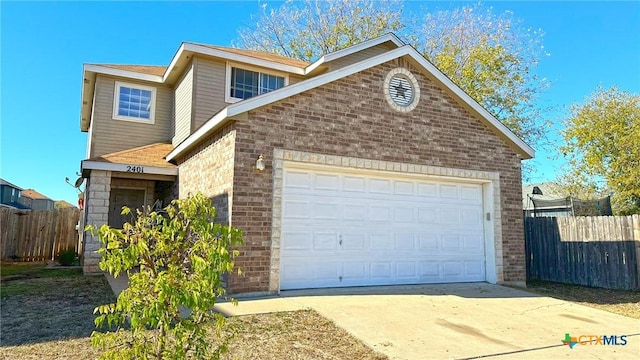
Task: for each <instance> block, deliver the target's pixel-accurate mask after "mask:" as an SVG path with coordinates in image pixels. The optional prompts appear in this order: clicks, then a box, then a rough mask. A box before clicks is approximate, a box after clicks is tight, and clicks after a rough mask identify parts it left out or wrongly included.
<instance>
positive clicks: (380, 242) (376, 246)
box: [369, 234, 394, 250]
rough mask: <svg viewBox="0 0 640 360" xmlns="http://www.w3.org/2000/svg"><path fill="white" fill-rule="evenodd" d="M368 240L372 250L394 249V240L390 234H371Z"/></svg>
mask: <svg viewBox="0 0 640 360" xmlns="http://www.w3.org/2000/svg"><path fill="white" fill-rule="evenodd" d="M369 239H370V240H371V245H370V248H371V249H372V250H391V249H393V248H394V238H393V236H392V235H391V234H371V235H370V236H369Z"/></svg>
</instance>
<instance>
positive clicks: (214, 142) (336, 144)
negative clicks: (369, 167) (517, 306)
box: [180, 59, 525, 293]
mask: <svg viewBox="0 0 640 360" xmlns="http://www.w3.org/2000/svg"><path fill="white" fill-rule="evenodd" d="M398 66H402V67H405V68H408V69H409V70H410V71H411V72H412V73H413V74H414V75H415V76H416V78H417V79H418V82H419V84H420V88H421V89H420V90H421V95H420V103H419V104H418V106H417V107H416V108H415V109H414V110H412V111H410V112H407V113H402V112H398V111H395V110H393V109H392V108H391V106H389V104H388V103H387V101H386V100H385V97H384V91H383V83H384V79H385V77H386V75H387V73H388V72H389V71H390V70H392V69H394V68H396V67H398ZM231 148H233V155H229V152H230V149H231ZM287 150H289V151H295V152H306V153H311V154H321V156H322V155H324V156H341V157H345V156H348V157H351V158H352V159H354V164H355V161H356V159H361V160H362V161H365V162H366V161H368V160H371V161H378V162H386V163H388V164H391V170H393V171H402V167H403V166H409V165H411V164H413V165H420V166H430V167H433V168H434V169H462V170H465V169H467V170H473V171H474V172H480V173H481V172H490V173H493V174H497V177H498V178H499V179H498V180H496V181H499V186H497V187H496V188H497V189H499V196H498V197H496V198H497V199H499V201H500V203H499V204H497V206H496V214H495V215H496V216H494V217H495V218H496V220H498V219H499V221H500V222H501V224H500V225H501V226H500V231H501V234H498V235H501V240H502V241H501V246H500V248H499V249H496V257H497V258H498V259H496V263H498V262H499V263H500V264H499V265H501V266H502V274H501V275H502V276H499V281H501V282H518V283H522V282H524V280H525V267H524V265H525V260H524V234H523V224H522V207H521V180H520V159H519V158H518V156H517V154H516V153H515V151H514V150H513V149H512V148H511V147H509V146H508V145H507V144H506V143H505V142H504V141H503V140H502V139H501V138H500V137H499V136H498V135H497V134H496V133H495V132H494V131H493V130H491V129H489V128H488V127H487V126H486V125H484V124H483V123H482V122H481V121H479V120H478V119H476V118H474V116H473V115H471V114H470V113H469V112H468V111H467V110H465V108H463V107H462V106H461V105H460V104H458V103H457V102H456V101H455V100H454V99H453V98H452V97H451V96H449V95H448V93H447V92H445V91H444V90H442V89H440V88H439V87H438V86H437V85H436V84H435V83H433V82H432V81H431V80H429V79H428V78H427V77H426V76H423V75H422V74H421V73H420V72H419V71H418V70H417V69H415V68H413V67H412V66H411V65H409V64H408V63H406V62H405V61H404V60H402V59H397V60H394V61H390V62H388V63H384V64H381V65H378V66H376V67H373V68H370V69H367V70H364V71H362V72H360V73H357V74H354V75H351V76H348V77H345V78H343V79H340V80H337V81H334V82H332V83H329V84H326V85H323V86H321V87H318V88H314V89H312V90H309V91H306V92H304V93H301V94H298V95H295V96H292V97H289V98H287V99H285V100H281V101H279V102H276V103H274V104H271V105H268V106H264V107H261V108H259V109H256V110H254V111H250V112H249V113H248V114H247V119H246V120H241V121H237V122H234V123H232V124H230V125H227V128H226V129H224V130H223V131H221V132H219V133H218V134H217V135H215V136H213V137H212V138H209V139H208V140H206V141H205V142H204V143H203V144H201V145H200V147H199V148H198V149H196V150H194V151H192V152H191V153H190V154H187V156H186V157H185V158H184V160H183V161H182V162H181V164H180V196H181V197H184V196H185V194H186V193H187V192H194V191H196V190H200V191H203V192H204V193H205V194H207V196H215V195H218V194H223V193H226V194H229V195H228V196H229V198H230V197H231V194H232V195H233V202H231V201H229V202H228V204H229V209H231V211H230V212H229V218H230V219H231V222H232V224H233V226H234V227H237V228H240V229H241V230H243V232H244V241H245V244H244V245H243V247H242V249H241V256H240V257H239V259H238V261H237V264H238V266H240V267H241V268H242V271H243V273H244V274H243V275H242V276H241V277H238V276H232V277H231V279H230V291H231V292H233V293H245V292H265V291H269V290H271V291H273V287H270V279H272V280H273V276H271V274H270V271H271V268H272V266H271V255H272V254H271V251H272V235H273V224H272V220H273V219H272V217H273V216H274V213H273V196H274V190H273V189H274V174H275V173H276V170H277V169H276V168H277V167H274V166H273V165H274V164H273V161H274V159H275V158H277V156H278V155H279V154H281V153H280V151H287ZM260 154H264V155H265V159H266V161H267V168H266V170H265V171H263V172H260V173H257V171H256V169H255V162H256V159H257V158H258V156H259V155H260ZM229 164H234V166H233V168H232V169H230V168H229ZM396 164H397V165H396ZM346 166H354V165H352V164H350V163H349V161H347V163H346ZM395 166H397V167H398V169H395ZM418 173H419V172H418ZM229 175H231V176H232V179H233V180H232V181H229ZM276 175H277V174H276ZM488 271H489V269H488Z"/></svg>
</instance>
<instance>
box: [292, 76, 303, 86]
mask: <svg viewBox="0 0 640 360" xmlns="http://www.w3.org/2000/svg"><path fill="white" fill-rule="evenodd" d="M302 80H305V78H304V77H303V76H300V75H293V74H289V85H293V84H295V83H297V82H300V81H302Z"/></svg>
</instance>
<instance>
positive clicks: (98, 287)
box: [0, 265, 387, 360]
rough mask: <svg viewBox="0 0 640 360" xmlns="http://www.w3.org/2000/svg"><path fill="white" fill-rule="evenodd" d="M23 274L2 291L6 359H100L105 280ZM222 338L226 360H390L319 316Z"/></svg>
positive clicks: (237, 330) (276, 320)
mask: <svg viewBox="0 0 640 360" xmlns="http://www.w3.org/2000/svg"><path fill="white" fill-rule="evenodd" d="M42 266H45V265H42ZM24 269H25V270H28V271H26V272H27V273H28V274H27V275H25V272H22V273H21V272H20V271H13V270H9V269H4V270H7V271H6V272H5V271H4V270H3V276H4V275H5V274H6V276H11V277H13V278H12V280H11V281H7V282H4V283H3V284H2V300H1V301H2V304H1V305H2V332H1V333H0V344H1V345H0V358H2V359H21V360H24V359H92V358H96V357H97V356H98V355H99V351H97V350H95V349H94V348H92V347H91V340H90V338H89V337H90V335H91V332H92V331H93V330H94V324H93V319H94V315H93V309H94V308H95V307H96V306H98V305H101V304H105V303H108V302H112V301H115V297H114V295H113V293H112V292H111V288H110V287H109V285H108V283H107V281H106V279H105V278H104V277H102V276H82V273H81V272H78V271H75V272H74V271H67V270H62V269H55V270H49V269H47V270H46V271H41V270H40V269H38V268H37V267H33V266H29V267H26V268H24ZM60 271H62V272H63V273H60ZM36 274H37V275H36ZM17 275H25V277H22V278H21V277H20V276H18V277H16V276H17ZM47 275H50V276H47ZM223 336H224V337H229V338H231V340H230V343H229V350H230V352H229V353H228V354H226V355H225V356H224V358H225V359H266V360H269V359H387V357H386V356H384V355H381V354H379V353H376V352H374V351H373V350H371V349H370V348H368V347H367V346H366V345H364V344H363V343H362V342H361V341H359V340H357V339H355V338H354V337H353V336H351V335H350V334H348V333H347V332H346V331H344V330H343V329H341V328H338V327H337V326H336V325H335V324H333V323H332V322H330V321H329V320H327V319H325V318H323V317H322V316H320V315H319V314H318V313H316V312H315V311H294V312H281V313H273V314H261V315H248V316H237V317H232V318H228V319H227V325H226V327H225V329H224V334H223ZM211 341H212V342H215V341H216V340H215V339H213V338H212V339H211Z"/></svg>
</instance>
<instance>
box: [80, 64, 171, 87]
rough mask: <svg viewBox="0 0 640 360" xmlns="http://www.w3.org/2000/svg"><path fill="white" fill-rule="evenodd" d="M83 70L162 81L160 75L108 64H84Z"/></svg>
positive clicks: (156, 81)
mask: <svg viewBox="0 0 640 360" xmlns="http://www.w3.org/2000/svg"><path fill="white" fill-rule="evenodd" d="M83 71H85V72H87V71H90V72H94V73H98V74H105V75H112V76H119V77H126V78H130V79H137V80H142V81H150V82H154V83H160V84H161V83H162V82H163V78H162V76H158V75H149V74H142V73H138V72H135V71H128V70H120V69H114V68H111V67H108V66H100V65H90V64H85V65H84V68H83Z"/></svg>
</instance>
